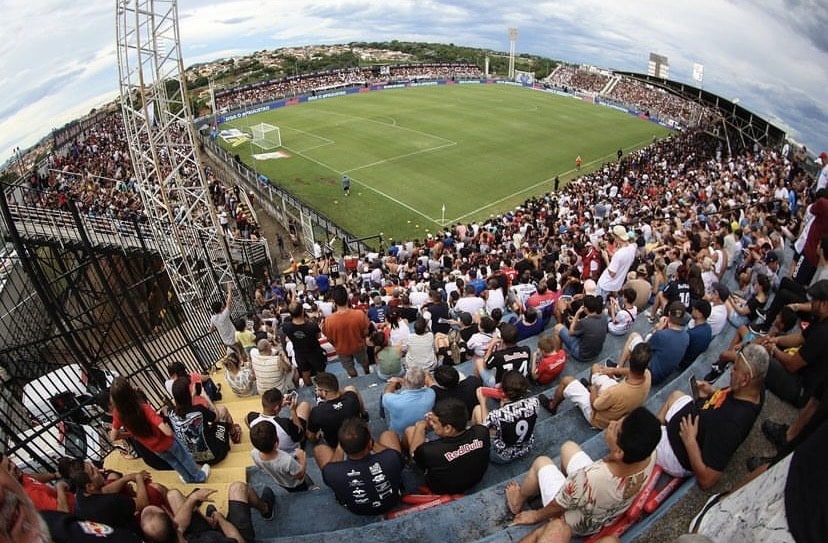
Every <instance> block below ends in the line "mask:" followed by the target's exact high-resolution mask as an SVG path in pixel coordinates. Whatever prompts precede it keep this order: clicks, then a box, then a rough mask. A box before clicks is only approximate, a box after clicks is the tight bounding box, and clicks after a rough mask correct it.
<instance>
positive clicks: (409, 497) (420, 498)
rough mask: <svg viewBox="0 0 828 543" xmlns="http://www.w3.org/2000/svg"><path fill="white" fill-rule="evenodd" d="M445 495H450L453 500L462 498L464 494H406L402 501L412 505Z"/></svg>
mask: <svg viewBox="0 0 828 543" xmlns="http://www.w3.org/2000/svg"><path fill="white" fill-rule="evenodd" d="M443 496H450V497H451V498H452V499H453V500H456V499H457V498H462V497H463V494H406V495H404V496H403V497H402V500H401V501H402V502H403V503H407V504H410V505H419V504H421V503H428V502H432V501H434V500H436V499H437V498H442V497H443Z"/></svg>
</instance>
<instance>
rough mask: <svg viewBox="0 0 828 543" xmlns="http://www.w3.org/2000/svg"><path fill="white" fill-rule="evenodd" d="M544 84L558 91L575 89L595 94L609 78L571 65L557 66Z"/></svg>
mask: <svg viewBox="0 0 828 543" xmlns="http://www.w3.org/2000/svg"><path fill="white" fill-rule="evenodd" d="M544 81H545V82H547V83H549V84H551V85H552V86H555V87H558V88H560V89H575V90H579V91H582V92H587V93H592V94H597V93H599V92H601V91H602V90H603V89H604V87H605V86H606V85H607V83H609V81H610V78H609V76H607V75H605V74H603V73H601V72H598V71H591V70H587V69H584V68H581V67H580V66H574V65H571V64H558V66H557V67H556V68H555V69H554V70H553V71H552V73H551V74H549V76H548V77H546V78H545V79H544Z"/></svg>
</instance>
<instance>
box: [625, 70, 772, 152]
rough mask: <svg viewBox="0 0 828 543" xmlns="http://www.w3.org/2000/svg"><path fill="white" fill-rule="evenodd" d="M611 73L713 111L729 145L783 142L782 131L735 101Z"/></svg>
mask: <svg viewBox="0 0 828 543" xmlns="http://www.w3.org/2000/svg"><path fill="white" fill-rule="evenodd" d="M615 73H616V74H619V75H623V76H626V77H631V78H633V79H637V80H639V81H642V82H644V83H648V84H650V85H653V86H656V87H659V88H662V89H664V90H666V91H668V92H670V93H672V94H675V95H678V96H680V97H681V98H684V99H686V100H691V101H693V102H697V103H700V104H701V105H703V106H705V107H708V108H711V109H713V110H715V111H717V112H718V113H719V115H721V118H722V121H723V122H724V124H725V126H726V127H727V133H726V134H725V136H726V137H727V138H728V139H729V143H731V144H735V143H736V142H733V141H730V139H731V138H738V140H739V141H738V143H739V144H740V146H743V147H746V146H752V144H753V142H759V143H760V144H761V145H763V146H776V145H781V144H782V143H783V142H784V141H785V131H784V130H782V129H781V128H779V127H778V126H776V125H773V124H771V123H769V122H768V121H767V120H765V119H763V118H762V117H760V116H758V115H756V114H755V113H753V112H751V111H748V110H747V109H745V108H743V107H742V106H740V105H739V104H738V99H737V100H736V101H733V100H728V99H726V98H722V97H721V96H719V95H717V94H713V93H712V92H710V91H706V90H704V89H700V88H698V87H694V86H692V85H688V84H686V83H679V82H677V81H670V80H668V79H662V78H660V77H653V76H650V75H647V74H640V73H635V72H621V71H617V72H615Z"/></svg>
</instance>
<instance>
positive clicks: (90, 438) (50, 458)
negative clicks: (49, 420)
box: [9, 422, 109, 473]
mask: <svg viewBox="0 0 828 543" xmlns="http://www.w3.org/2000/svg"><path fill="white" fill-rule="evenodd" d="M17 440H18V443H9V445H10V446H12V447H17V449H15V450H14V451H12V452H11V453H9V459H10V460H11V461H12V462H14V463H15V464H16V465H17V467H19V468H21V469H24V470H26V471H35V472H44V471H45V472H50V473H54V472H55V471H56V469H57V461H58V460H59V459H60V458H61V457H63V456H71V457H72V458H83V459H86V460H91V461H92V462H95V463H97V464H101V463H102V462H103V460H104V458H105V457H106V454H107V452H108V451H109V444H108V442H107V440H106V438H105V437H104V436H103V435H102V433H101V432H100V431H98V430H96V429H95V428H93V427H91V426H89V425H86V424H76V423H74V422H58V423H57V424H54V425H51V426H48V425H42V424H41V425H38V426H35V427H34V428H32V429H30V430H26V431H25V432H23V433H21V434H18V436H17Z"/></svg>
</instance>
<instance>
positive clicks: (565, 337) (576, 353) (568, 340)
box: [558, 326, 586, 362]
mask: <svg viewBox="0 0 828 543" xmlns="http://www.w3.org/2000/svg"><path fill="white" fill-rule="evenodd" d="M558 335H559V337H560V338H561V343H562V344H563V347H564V350H566V352H568V353H569V356H571V357H572V358H574V359H575V360H577V361H578V362H586V360H584V359H583V358H581V338H580V337H578V336H573V335H570V334H569V328H567V327H566V326H563V327H561V331H560V332H559V333H558Z"/></svg>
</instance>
